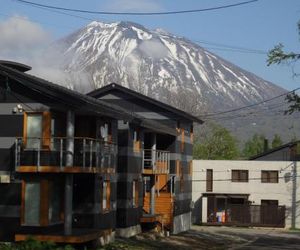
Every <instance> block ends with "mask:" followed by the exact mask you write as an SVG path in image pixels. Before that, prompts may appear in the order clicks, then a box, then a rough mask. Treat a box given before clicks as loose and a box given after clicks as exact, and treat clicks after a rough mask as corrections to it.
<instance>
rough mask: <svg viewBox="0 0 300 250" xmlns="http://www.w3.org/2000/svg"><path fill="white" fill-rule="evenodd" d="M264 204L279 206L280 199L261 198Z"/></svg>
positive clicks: (261, 202)
mask: <svg viewBox="0 0 300 250" xmlns="http://www.w3.org/2000/svg"><path fill="white" fill-rule="evenodd" d="M260 204H261V205H262V206H278V200H261V201H260Z"/></svg>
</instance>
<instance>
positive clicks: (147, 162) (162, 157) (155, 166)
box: [143, 149, 170, 174]
mask: <svg viewBox="0 0 300 250" xmlns="http://www.w3.org/2000/svg"><path fill="white" fill-rule="evenodd" d="M169 172H170V152H169V151H163V150H153V149H144V150H143V173H152V174H168V173H169Z"/></svg>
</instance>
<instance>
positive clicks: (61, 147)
mask: <svg viewBox="0 0 300 250" xmlns="http://www.w3.org/2000/svg"><path fill="white" fill-rule="evenodd" d="M63 150H64V141H63V138H60V139H59V166H60V169H62V168H63V157H64V151H63Z"/></svg>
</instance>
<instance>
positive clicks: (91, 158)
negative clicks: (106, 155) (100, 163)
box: [90, 140, 93, 168]
mask: <svg viewBox="0 0 300 250" xmlns="http://www.w3.org/2000/svg"><path fill="white" fill-rule="evenodd" d="M92 167H93V141H92V140H90V168H92Z"/></svg>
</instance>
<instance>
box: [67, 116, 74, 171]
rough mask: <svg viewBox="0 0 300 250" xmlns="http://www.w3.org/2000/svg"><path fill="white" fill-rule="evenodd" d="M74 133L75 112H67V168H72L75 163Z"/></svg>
mask: <svg viewBox="0 0 300 250" xmlns="http://www.w3.org/2000/svg"><path fill="white" fill-rule="evenodd" d="M74 133H75V116H74V112H73V111H71V110H68V112H67V131H66V134H67V143H66V167H72V166H73V163H74Z"/></svg>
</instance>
